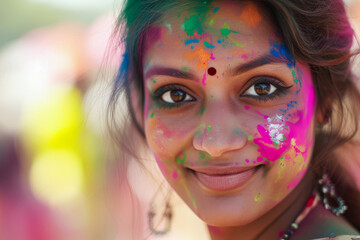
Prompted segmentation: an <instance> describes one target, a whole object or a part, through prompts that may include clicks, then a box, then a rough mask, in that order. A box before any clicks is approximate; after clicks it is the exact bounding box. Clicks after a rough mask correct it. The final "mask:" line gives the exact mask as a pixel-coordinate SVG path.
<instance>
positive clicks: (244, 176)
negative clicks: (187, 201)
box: [190, 165, 263, 191]
mask: <svg viewBox="0 0 360 240" xmlns="http://www.w3.org/2000/svg"><path fill="white" fill-rule="evenodd" d="M261 166H263V165H257V166H253V167H246V168H245V167H225V168H224V167H206V168H191V169H190V170H191V171H192V172H193V174H194V175H195V178H196V179H197V180H198V181H199V182H200V184H201V185H203V186H204V187H206V188H208V189H211V190H215V191H229V190H233V189H235V188H238V187H240V186H242V185H244V184H245V183H246V182H248V181H249V180H250V179H251V178H252V176H254V174H255V173H256V172H257V170H258V169H259V168H260V167H261Z"/></svg>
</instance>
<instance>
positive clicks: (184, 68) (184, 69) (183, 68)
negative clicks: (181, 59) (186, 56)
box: [181, 67, 189, 71]
mask: <svg viewBox="0 0 360 240" xmlns="http://www.w3.org/2000/svg"><path fill="white" fill-rule="evenodd" d="M181 69H182V70H183V71H187V70H189V68H188V67H182V68H181Z"/></svg>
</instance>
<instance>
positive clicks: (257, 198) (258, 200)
mask: <svg viewBox="0 0 360 240" xmlns="http://www.w3.org/2000/svg"><path fill="white" fill-rule="evenodd" d="M261 200H262V197H261V194H260V193H258V194H256V195H255V197H254V201H255V202H260V201H261Z"/></svg>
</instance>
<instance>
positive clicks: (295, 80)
mask: <svg viewBox="0 0 360 240" xmlns="http://www.w3.org/2000/svg"><path fill="white" fill-rule="evenodd" d="M292 76H293V80H294V82H295V83H298V82H299V79H297V78H295V70H292Z"/></svg>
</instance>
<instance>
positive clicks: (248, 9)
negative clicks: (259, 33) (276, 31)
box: [240, 3, 262, 27]
mask: <svg viewBox="0 0 360 240" xmlns="http://www.w3.org/2000/svg"><path fill="white" fill-rule="evenodd" d="M240 19H241V20H243V21H244V22H245V24H246V25H248V26H249V27H256V26H257V25H258V24H259V23H260V22H261V19H262V17H261V15H260V14H259V11H258V9H257V7H256V6H255V4H253V3H248V4H247V5H246V6H245V9H244V10H243V12H242V13H241V15H240Z"/></svg>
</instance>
